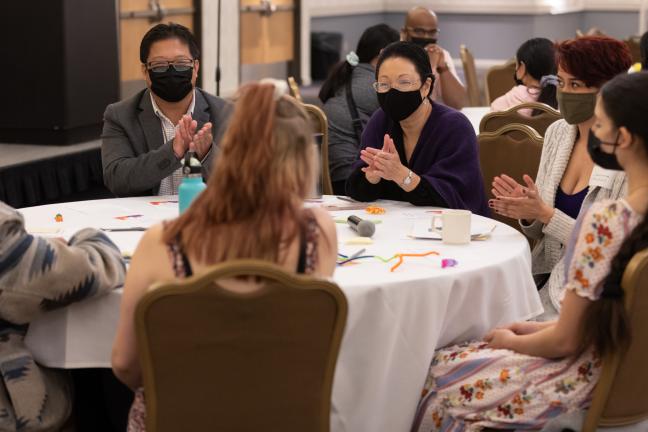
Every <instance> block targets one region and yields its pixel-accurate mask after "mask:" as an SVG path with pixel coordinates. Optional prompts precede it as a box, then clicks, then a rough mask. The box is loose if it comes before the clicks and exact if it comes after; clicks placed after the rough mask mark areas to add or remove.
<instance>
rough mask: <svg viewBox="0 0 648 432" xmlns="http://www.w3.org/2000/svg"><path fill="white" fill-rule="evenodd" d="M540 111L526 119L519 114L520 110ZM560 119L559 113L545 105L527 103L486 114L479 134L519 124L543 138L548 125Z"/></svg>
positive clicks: (480, 124)
mask: <svg viewBox="0 0 648 432" xmlns="http://www.w3.org/2000/svg"><path fill="white" fill-rule="evenodd" d="M525 108H526V109H531V110H538V111H541V113H539V114H538V115H535V116H532V117H527V116H525V115H522V114H520V110H521V109H525ZM561 118H562V115H561V114H560V111H558V110H556V109H554V108H552V107H550V106H549V105H547V104H543V103H539V102H527V103H523V104H520V105H516V106H514V107H511V108H509V109H508V110H506V111H500V112H492V113H488V114H486V115H485V116H484V117H483V118H482V120H481V122H480V123H479V132H495V131H496V130H498V129H500V128H502V127H504V126H506V125H508V124H511V123H519V124H525V125H528V126H531V127H532V128H533V129H535V131H536V132H538V133H539V134H540V136H544V134H545V132H546V131H547V128H548V127H549V125H551V124H552V123H553V122H555V121H556V120H559V119H561Z"/></svg>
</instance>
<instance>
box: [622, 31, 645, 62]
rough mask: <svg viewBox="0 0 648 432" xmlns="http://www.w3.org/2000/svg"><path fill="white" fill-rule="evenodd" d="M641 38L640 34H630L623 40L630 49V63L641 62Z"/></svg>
mask: <svg viewBox="0 0 648 432" xmlns="http://www.w3.org/2000/svg"><path fill="white" fill-rule="evenodd" d="M640 41H641V38H640V36H630V37H629V38H627V39H624V40H623V42H625V44H626V45H627V46H628V49H629V50H630V55H632V63H633V64H634V63H639V62H641V45H640Z"/></svg>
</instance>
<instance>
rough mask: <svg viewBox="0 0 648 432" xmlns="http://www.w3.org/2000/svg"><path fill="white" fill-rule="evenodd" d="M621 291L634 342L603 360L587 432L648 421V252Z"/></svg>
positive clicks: (631, 267)
mask: <svg viewBox="0 0 648 432" xmlns="http://www.w3.org/2000/svg"><path fill="white" fill-rule="evenodd" d="M621 287H622V288H623V291H624V294H625V296H624V302H625V308H626V311H627V313H628V318H629V320H630V330H631V335H632V340H631V341H630V345H629V346H628V349H627V350H626V351H625V352H615V353H614V354H612V355H610V356H608V357H607V358H605V359H604V360H603V369H602V371H601V376H600V378H599V381H598V384H597V385H596V389H595V390H594V394H593V398H592V404H591V406H590V408H589V410H588V412H587V415H586V417H585V422H584V424H583V431H584V432H594V431H596V430H604V429H603V428H606V427H619V426H625V425H630V424H635V423H638V422H641V421H644V420H647V419H648V398H646V397H642V396H641V395H642V394H644V393H645V390H646V388H647V387H648V374H646V373H645V369H646V366H645V365H646V364H647V363H648V343H647V342H646V339H645V335H646V334H647V333H648V314H646V310H648V249H645V250H643V251H641V252H638V253H636V254H635V256H634V257H633V258H632V259H631V260H630V262H629V263H628V265H627V267H626V269H625V272H624V273H623V279H622V281H621ZM599 427H600V429H597V428H599ZM642 430H643V429H642Z"/></svg>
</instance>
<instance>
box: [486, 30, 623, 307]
mask: <svg viewBox="0 0 648 432" xmlns="http://www.w3.org/2000/svg"><path fill="white" fill-rule="evenodd" d="M556 60H557V61H556V63H557V64H558V92H557V95H556V99H557V100H558V106H559V108H560V112H561V113H562V115H563V119H562V120H558V121H557V122H555V123H554V124H552V125H551V126H550V127H549V128H548V129H547V132H546V134H545V138H544V146H543V149H542V157H541V159H540V166H539V168H538V175H537V177H536V180H535V182H534V181H533V179H532V178H531V177H530V176H529V175H525V176H524V183H525V184H524V185H521V184H519V183H517V181H515V180H514V179H512V178H511V177H509V176H507V175H505V174H502V175H501V176H497V177H495V178H494V179H493V190H492V192H493V195H494V196H495V199H492V200H490V201H489V205H490V207H491V208H492V209H493V210H494V211H495V212H496V213H498V214H501V215H504V216H507V217H511V218H515V219H519V222H520V226H521V227H522V230H523V231H524V233H525V234H526V235H527V236H529V237H530V238H532V239H533V240H535V241H536V242H535V247H534V248H533V265H532V271H533V274H534V278H535V279H536V284H537V285H538V288H540V297H541V298H542V302H543V305H544V309H545V314H544V316H543V317H542V318H541V319H552V318H555V317H556V316H557V314H558V311H559V310H560V301H561V298H562V295H563V293H564V288H563V287H564V283H565V276H564V274H565V263H564V260H563V257H564V252H565V248H564V245H566V244H567V242H568V240H569V236H570V234H571V232H572V230H573V228H574V223H575V222H576V218H577V217H578V215H579V214H580V213H581V209H585V210H586V209H587V208H589V207H590V206H591V205H592V203H594V202H596V201H600V200H602V199H608V198H611V199H617V198H619V197H621V196H622V195H623V194H624V193H625V190H626V177H625V174H623V172H614V171H609V170H606V169H604V168H601V167H598V166H595V165H594V163H593V162H592V160H591V159H590V157H589V156H588V154H587V140H588V137H589V134H590V132H589V131H590V128H591V127H592V125H593V124H594V105H595V103H596V96H597V94H598V92H599V90H600V88H601V87H602V86H603V84H605V83H606V82H607V81H609V80H611V79H612V78H614V77H615V76H616V75H618V74H621V73H625V71H627V70H628V67H629V66H630V64H631V63H632V58H631V56H630V51H629V50H628V48H627V46H626V45H625V44H624V43H623V42H621V41H619V40H616V39H612V38H609V37H606V36H585V37H581V38H577V39H572V40H568V41H565V42H562V43H559V44H557V45H556ZM527 174H532V173H527Z"/></svg>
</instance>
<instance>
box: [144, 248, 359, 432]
mask: <svg viewBox="0 0 648 432" xmlns="http://www.w3.org/2000/svg"><path fill="white" fill-rule="evenodd" d="M234 278H236V279H241V278H243V279H244V280H255V281H258V282H259V283H260V286H259V288H258V289H256V290H254V291H252V292H247V293H236V292H233V291H230V290H228V289H226V288H223V286H222V285H221V283H222V281H225V280H233V279H234ZM346 316H347V302H346V298H345V296H344V294H343V293H342V291H341V290H340V288H339V287H338V286H337V285H335V284H334V283H332V282H329V281H327V280H324V279H317V278H313V277H307V276H302V275H296V274H290V273H287V272H286V271H285V270H283V269H282V268H280V267H278V266H276V265H274V264H271V263H267V262H263V261H258V260H235V261H230V262H226V263H222V264H218V265H215V266H214V267H213V268H211V269H210V270H209V271H208V272H207V273H206V274H204V275H202V276H194V277H191V278H188V279H186V280H184V281H174V282H168V283H159V284H156V285H154V286H153V287H152V288H151V289H150V290H149V291H148V292H147V293H146V295H145V296H144V297H143V298H142V300H141V301H140V302H139V304H138V305H137V308H136V312H135V326H136V336H137V347H138V352H139V354H140V362H141V365H142V374H143V382H144V394H145V395H146V427H147V430H148V431H149V432H166V431H173V432H177V431H185V430H186V431H212V430H221V431H252V430H259V431H261V430H263V431H282V432H297V431H300V432H302V431H316V432H325V431H328V430H329V418H330V411H331V392H332V386H333V375H334V372H335V364H336V360H337V356H338V352H339V348H340V342H341V339H342V333H343V330H344V326H345V323H346Z"/></svg>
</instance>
